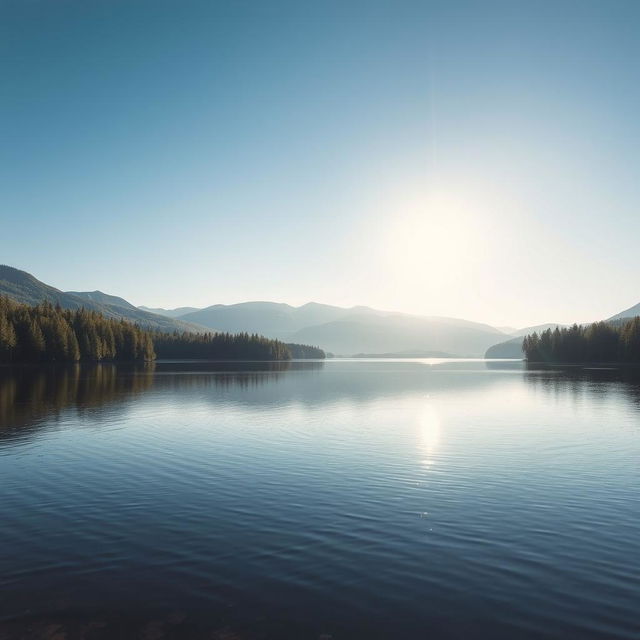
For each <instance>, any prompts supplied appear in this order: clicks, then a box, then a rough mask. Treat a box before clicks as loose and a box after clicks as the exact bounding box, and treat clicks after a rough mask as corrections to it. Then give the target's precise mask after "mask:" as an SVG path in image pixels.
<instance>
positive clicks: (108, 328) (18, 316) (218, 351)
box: [0, 296, 324, 363]
mask: <svg viewBox="0 0 640 640" xmlns="http://www.w3.org/2000/svg"><path fill="white" fill-rule="evenodd" d="M156 356H157V357H159V358H166V359H176V358H180V359H211V360H225V359H228V360H290V359H291V358H324V352H323V351H322V349H318V348H317V347H309V346H306V345H297V344H289V345H287V344H285V343H283V342H280V341H279V340H270V339H268V338H264V337H262V336H259V335H257V334H248V333H238V334H230V333H187V332H185V333H179V332H174V333H161V332H158V331H153V332H152V331H146V330H144V329H142V328H141V327H139V326H138V325H136V324H133V323H131V322H127V321H126V320H117V319H113V318H106V317H105V316H103V315H102V314H100V313H99V312H97V311H90V310H87V309H73V310H71V309H62V308H61V307H60V306H59V305H55V306H54V305H52V304H51V303H50V302H43V303H42V304H39V305H35V306H30V305H26V304H21V303H17V302H14V301H13V300H11V299H10V298H8V297H2V296H0V363H9V362H78V361H81V360H82V361H91V362H103V361H106V362H118V361H121V362H133V361H149V360H154V359H155V358H156Z"/></svg>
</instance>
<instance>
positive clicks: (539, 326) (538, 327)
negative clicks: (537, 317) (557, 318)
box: [511, 322, 567, 338]
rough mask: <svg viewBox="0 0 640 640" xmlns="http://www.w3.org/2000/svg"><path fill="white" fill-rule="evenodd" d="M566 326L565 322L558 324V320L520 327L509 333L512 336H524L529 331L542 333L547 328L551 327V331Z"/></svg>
mask: <svg viewBox="0 0 640 640" xmlns="http://www.w3.org/2000/svg"><path fill="white" fill-rule="evenodd" d="M566 326H567V325H566V324H560V323H559V322H547V323H546V324H537V325H534V326H533V327H523V328H522V329H516V330H515V331H513V332H512V333H511V335H512V336H513V337H514V338H515V337H522V338H524V337H525V336H528V335H529V334H530V333H533V332H534V331H535V332H536V333H542V332H543V331H546V330H547V329H551V330H552V331H553V330H554V329H555V328H556V327H560V328H562V327H566Z"/></svg>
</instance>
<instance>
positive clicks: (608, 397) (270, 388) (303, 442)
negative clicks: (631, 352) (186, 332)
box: [0, 360, 640, 640]
mask: <svg viewBox="0 0 640 640" xmlns="http://www.w3.org/2000/svg"><path fill="white" fill-rule="evenodd" d="M639 490H640V377H639V376H638V375H637V373H636V372H634V371H633V370H620V371H618V370H615V369H579V368H575V369H571V370H562V369H550V370H527V369H526V368H525V365H524V364H522V363H520V362H509V361H503V362H499V361H493V362H491V361H438V360H405V361H400V360H398V361H395V360H387V361H384V360H327V361H326V362H312V361H309V362H291V363H262V364H260V363H235V364H224V363H214V362H208V363H207V362H199V363H193V362H182V363H175V362H171V363H170V362H166V363H162V362H158V363H156V364H154V365H148V366H140V367H116V366H114V365H99V366H88V365H87V366H81V365H80V366H78V365H76V366H69V367H62V366H61V367H20V368H15V369H6V368H5V369H0V523H1V524H0V593H1V598H0V638H13V637H43V638H50V639H52V640H73V639H74V638H76V637H77V638H87V639H91V638H102V637H109V638H124V637H127V638H128V637H140V638H149V639H153V638H165V637H166V638H174V637H175V638H210V639H212V638H220V639H226V640H230V639H241V638H250V639H253V638H300V639H304V638H310V639H318V638H321V639H323V640H327V639H329V638H332V639H334V640H340V639H343V638H344V639H346V638H356V639H360V638H409V639H412V638H421V639H422V638H460V639H465V640H466V639H469V638H472V639H473V638H483V639H484V638H487V639H496V638H499V639H501V638H505V639H506V638H509V639H520V638H558V639H560V638H562V639H567V638H576V639H577V638H579V639H590V638H607V639H611V638H630V639H631V638H633V639H637V638H639V637H640V498H639ZM21 634H22V635H21ZM25 634H26V635H25Z"/></svg>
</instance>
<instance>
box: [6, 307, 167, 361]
mask: <svg viewBox="0 0 640 640" xmlns="http://www.w3.org/2000/svg"><path fill="white" fill-rule="evenodd" d="M154 358H155V353H154V350H153V341H152V338H151V334H150V333H148V332H145V331H143V330H142V329H140V327H138V326H137V325H134V324H132V323H130V322H125V321H124V320H116V319H113V318H105V317H104V316H103V315H102V314H100V313H98V312H96V311H88V310H86V309H75V310H70V309H62V308H61V307H60V306H59V305H56V306H55V307H54V306H53V305H52V304H51V303H50V302H44V303H42V304H39V305H37V306H33V307H31V306H28V305H26V304H19V303H17V302H14V301H12V300H9V298H6V297H0V362H77V361H78V360H87V361H94V362H100V361H133V360H153V359H154Z"/></svg>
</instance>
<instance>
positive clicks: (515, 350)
mask: <svg viewBox="0 0 640 640" xmlns="http://www.w3.org/2000/svg"><path fill="white" fill-rule="evenodd" d="M522 340H523V336H518V337H517V338H512V339H511V340H507V341H506V342H499V343H498V344H494V345H492V346H490V347H489V348H488V349H487V351H486V353H485V354H484V357H485V358H488V359H489V360H491V359H494V358H509V359H512V358H515V359H520V360H522V359H523V358H524V354H523V353H522Z"/></svg>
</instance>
